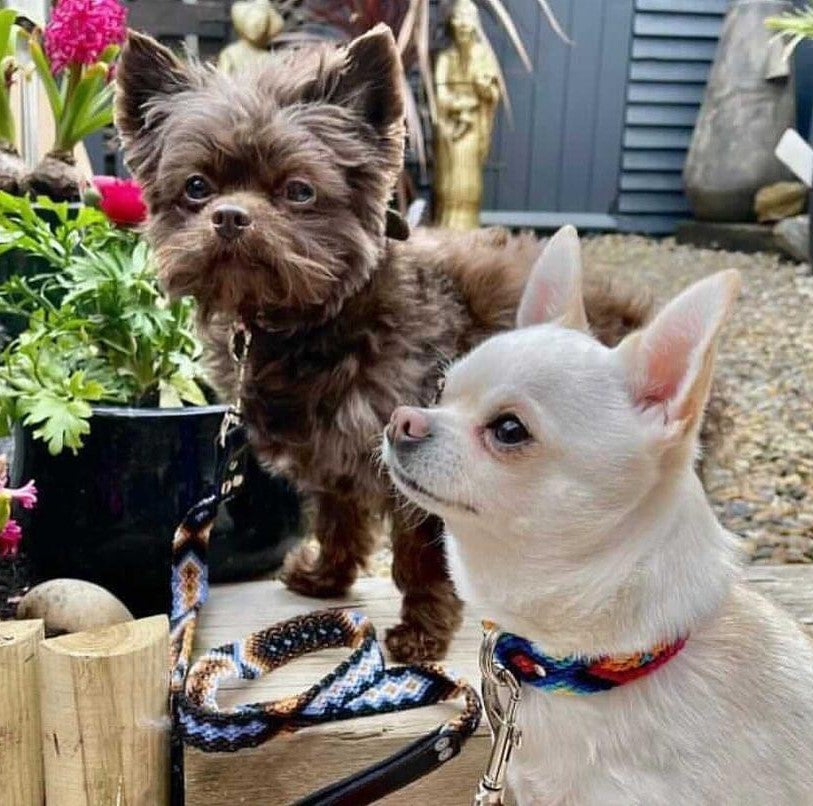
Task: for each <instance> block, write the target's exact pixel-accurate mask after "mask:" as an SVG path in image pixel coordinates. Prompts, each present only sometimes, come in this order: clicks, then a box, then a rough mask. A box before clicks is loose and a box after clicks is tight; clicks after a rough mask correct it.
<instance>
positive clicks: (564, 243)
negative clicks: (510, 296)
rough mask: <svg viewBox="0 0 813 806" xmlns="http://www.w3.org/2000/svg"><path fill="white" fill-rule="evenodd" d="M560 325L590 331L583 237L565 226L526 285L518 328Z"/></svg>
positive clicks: (520, 306) (555, 236) (535, 266)
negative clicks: (583, 281)
mask: <svg viewBox="0 0 813 806" xmlns="http://www.w3.org/2000/svg"><path fill="white" fill-rule="evenodd" d="M548 322H556V323H557V324H560V325H562V326H563V327H568V328H571V329H572V330H583V331H585V332H586V331H587V329H588V325H587V314H586V313H585V311H584V299H583V297H582V256H581V246H580V244H579V235H578V233H577V232H576V230H575V228H573V227H571V226H567V227H562V228H561V229H560V230H559V231H558V232H557V233H556V234H555V235H554V236H553V237H552V238H551V239H550V241H548V243H547V244H546V245H545V248H544V249H543V250H542V254H541V255H540V256H539V258H538V259H537V261H536V264H535V265H534V267H533V269H532V270H531V276H530V277H529V278H528V282H527V284H526V286H525V291H524V292H523V294H522V299H521V300H520V303H519V309H518V311H517V327H530V326H531V325H543V324H546V323H548Z"/></svg>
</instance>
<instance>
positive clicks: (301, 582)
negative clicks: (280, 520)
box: [281, 543, 353, 599]
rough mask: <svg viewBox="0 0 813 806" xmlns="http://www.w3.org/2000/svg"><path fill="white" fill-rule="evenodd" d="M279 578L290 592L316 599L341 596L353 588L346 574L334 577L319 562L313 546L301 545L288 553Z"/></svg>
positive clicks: (328, 568)
mask: <svg viewBox="0 0 813 806" xmlns="http://www.w3.org/2000/svg"><path fill="white" fill-rule="evenodd" d="M281 578H282V581H283V582H284V583H285V584H286V586H287V587H288V588H289V589H290V590H292V591H296V592H297V593H301V594H302V595H303V596H312V597H314V598H316V599H328V598H330V597H333V596H343V595H344V594H345V593H347V591H348V589H349V588H350V586H351V585H352V584H353V579H352V578H351V577H349V576H348V575H347V574H346V573H344V574H340V573H337V572H336V569H335V568H330V567H329V566H328V565H327V564H325V563H322V562H321V555H320V552H319V547H318V546H316V545H314V544H313V543H303V544H302V545H301V546H298V547H297V548H295V549H293V550H292V551H290V552H289V553H288V556H287V557H286V558H285V563H284V565H283V567H282V574H281Z"/></svg>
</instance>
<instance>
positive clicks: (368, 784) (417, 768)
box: [170, 411, 481, 806]
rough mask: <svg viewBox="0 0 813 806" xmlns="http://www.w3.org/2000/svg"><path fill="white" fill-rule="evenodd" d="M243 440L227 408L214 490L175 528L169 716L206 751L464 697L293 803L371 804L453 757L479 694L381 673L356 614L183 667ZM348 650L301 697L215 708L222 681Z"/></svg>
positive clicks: (428, 677)
mask: <svg viewBox="0 0 813 806" xmlns="http://www.w3.org/2000/svg"><path fill="white" fill-rule="evenodd" d="M246 449H247V448H246V438H245V433H244V430H243V427H242V425H240V423H239V412H235V411H230V412H229V414H227V415H226V419H225V420H224V428H223V431H222V432H221V437H220V441H219V446H218V463H217V470H216V478H217V484H216V487H215V491H214V492H212V493H211V494H210V495H208V496H207V497H205V498H204V499H203V500H201V501H200V502H199V503H198V504H196V505H195V506H194V507H192V509H191V510H189V512H188V513H187V515H186V517H185V518H184V520H183V522H182V523H181V524H180V526H179V527H178V529H177V530H176V532H175V537H174V540H173V547H172V552H173V561H172V615H171V633H170V646H171V661H172V678H171V691H172V711H173V718H174V725H175V729H176V731H177V733H178V735H179V737H180V738H181V739H182V740H183V742H185V743H186V744H189V745H192V746H194V747H197V748H199V749H201V750H204V751H219V752H224V751H226V752H232V751H236V750H240V749H242V748H246V747H253V746H256V745H258V744H261V743H262V742H264V741H266V740H267V739H270V738H271V737H273V736H275V735H277V734H278V733H281V732H291V731H296V730H299V729H301V728H305V727H308V726H311V725H316V724H319V723H323V722H329V721H334V720H340V719H351V718H355V717H360V716H369V715H374V714H383V713H387V712H392V711H402V710H406V709H411V708H418V707H421V706H424V705H433V704H436V703H439V702H444V701H447V700H454V699H462V700H463V708H462V710H461V712H460V713H459V714H458V715H457V716H456V717H454V718H453V719H450V720H449V721H447V722H445V723H444V724H443V725H441V726H440V727H439V728H437V729H436V730H433V731H432V732H431V733H429V734H427V735H426V736H424V737H422V738H420V739H418V740H417V741H415V742H413V743H412V744H410V745H409V746H408V747H406V748H404V749H403V750H402V751H401V752H399V753H397V754H396V755H394V756H391V757H390V758H388V759H385V760H384V761H383V762H381V763H380V764H377V765H375V766H374V767H371V768H368V769H366V770H363V771H362V772H360V773H357V774H356V775H353V776H350V777H349V778H347V779H345V780H343V781H340V782H339V783H337V784H334V785H332V786H329V787H327V788H326V789H324V790H320V791H319V792H317V793H314V794H313V795H311V796H309V798H306V799H305V800H302V801H300V802H299V803H300V804H314V806H315V804H321V805H325V804H348V805H349V804H354V806H355V805H358V806H361V805H362V804H366V803H372V802H373V801H375V800H377V799H379V798H381V797H383V796H384V795H386V794H389V793H391V792H394V791H396V790H397V789H400V788H402V787H404V786H406V785H407V784H409V783H411V782H412V781H415V780H417V779H418V778H421V777H423V776H424V775H426V774H428V773H429V772H431V771H432V770H434V769H436V768H437V767H439V766H441V765H442V764H444V763H445V762H447V761H449V760H450V759H452V758H454V757H455V756H456V755H457V754H458V753H459V752H460V750H461V748H462V746H463V743H464V742H465V741H466V739H467V738H468V737H469V736H470V735H471V734H472V733H474V731H475V730H476V728H477V726H478V724H479V722H480V716H481V706H480V701H479V698H478V696H477V694H476V692H475V691H474V689H473V688H472V687H471V686H470V685H469V684H468V683H467V682H466V681H465V680H462V679H456V678H453V677H450V676H449V675H448V674H447V673H446V672H445V671H444V670H443V669H442V668H441V667H440V666H435V665H431V664H426V665H413V666H399V667H392V668H387V667H386V665H385V663H384V657H383V654H382V652H381V648H380V646H379V644H378V642H377V641H376V638H375V631H374V629H373V627H372V625H371V624H370V622H369V621H368V620H367V618H366V617H365V616H363V615H362V614H361V613H359V612H357V611H354V610H347V609H336V610H322V611H318V612H314V613H309V614H307V615H304V616H298V617H296V618H293V619H289V620H288V621H285V622H281V623H279V624H276V625H274V626H272V627H269V628H268V629H265V630H260V631H259V632H256V633H253V634H251V635H249V636H248V637H247V638H245V639H244V640H242V641H237V642H234V643H230V644H225V645H224V646H221V647H218V648H216V649H212V650H210V651H209V652H206V653H205V654H203V655H202V656H201V657H200V658H198V660H197V661H196V662H195V663H194V665H192V666H191V668H190V659H191V656H192V648H193V644H194V637H195V627H196V625H197V619H198V615H199V613H200V609H201V607H202V606H203V604H204V603H205V602H206V599H207V596H208V571H207V553H208V545H209V536H210V533H211V530H212V524H213V523H214V520H215V517H216V515H217V511H218V507H219V506H220V504H221V503H223V502H224V501H226V500H228V499H229V498H230V497H232V496H233V495H235V494H236V493H237V492H238V491H239V489H240V486H241V484H242V481H243V477H244V471H243V459H244V456H245V452H246ZM330 647H348V648H349V649H350V650H351V652H350V655H349V657H348V658H347V659H346V660H345V661H344V662H343V663H341V664H340V665H339V666H337V667H336V668H335V669H334V670H333V671H332V672H331V673H330V674H328V675H326V676H325V677H323V678H322V679H321V680H320V681H319V682H317V683H316V684H314V685H313V686H311V687H310V688H309V689H307V690H306V691H304V692H303V693H301V694H299V695H297V696H294V697H290V698H287V699H283V700H277V701H272V702H263V703H252V704H248V705H239V706H237V707H235V708H231V709H221V708H220V707H219V706H218V704H217V693H218V688H219V686H220V685H221V683H223V682H224V681H226V680H254V679H256V678H258V677H260V676H261V675H263V674H268V673H269V672H272V671H273V670H274V669H278V668H279V667H280V666H282V665H284V664H285V663H287V662H289V661H291V660H293V659H295V658H298V657H301V656H302V655H304V654H306V653H309V652H315V651H318V650H321V649H326V648H330Z"/></svg>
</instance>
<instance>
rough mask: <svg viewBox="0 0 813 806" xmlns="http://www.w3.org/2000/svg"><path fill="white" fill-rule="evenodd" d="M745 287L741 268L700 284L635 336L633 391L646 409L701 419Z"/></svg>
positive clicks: (674, 417)
mask: <svg viewBox="0 0 813 806" xmlns="http://www.w3.org/2000/svg"><path fill="white" fill-rule="evenodd" d="M738 290H739V275H738V274H737V272H721V273H719V274H716V275H714V276H713V277H709V278H707V279H705V280H702V281H701V282H699V283H696V284H695V285H693V286H692V287H691V288H689V289H688V290H687V291H684V292H683V293H682V294H681V295H680V296H679V297H677V298H676V299H674V300H673V301H672V302H670V303H669V304H668V305H667V306H666V307H665V308H664V309H663V311H661V313H660V314H658V316H657V317H656V318H655V321H654V322H652V324H650V325H649V326H648V327H647V328H646V329H645V330H644V331H643V332H641V333H640V334H636V335H634V336H632V337H631V339H630V341H629V342H628V345H629V346H626V345H625V344H622V345H621V346H620V347H619V349H621V350H625V349H630V347H631V348H632V350H633V352H632V363H631V366H630V372H631V373H632V389H633V395H634V399H635V403H636V404H637V405H638V406H640V407H641V408H643V409H647V408H650V407H651V406H655V405H664V406H665V409H664V411H665V416H666V418H667V419H669V420H685V421H687V422H695V421H696V420H697V419H698V418H699V416H700V415H701V414H702V410H703V407H704V406H705V403H706V398H707V396H708V392H709V387H710V385H711V377H712V371H713V363H714V361H713V359H714V353H715V347H716V344H717V339H718V336H719V333H720V329H721V327H722V325H723V322H724V321H725V319H726V316H727V314H728V312H729V309H730V307H731V305H732V303H733V300H734V298H735V297H736V294H737V292H738Z"/></svg>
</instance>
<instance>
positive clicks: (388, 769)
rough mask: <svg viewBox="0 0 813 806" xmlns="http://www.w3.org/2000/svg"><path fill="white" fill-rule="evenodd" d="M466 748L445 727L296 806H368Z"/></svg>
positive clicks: (452, 732) (457, 736) (458, 736)
mask: <svg viewBox="0 0 813 806" xmlns="http://www.w3.org/2000/svg"><path fill="white" fill-rule="evenodd" d="M461 749H462V742H461V738H460V734H459V733H456V732H454V731H451V730H449V729H448V728H446V727H445V726H444V727H441V728H437V729H435V730H433V731H432V732H431V733H428V734H427V735H426V736H422V737H421V738H420V739H416V740H415V741H414V742H412V743H411V744H408V745H407V746H406V747H404V748H402V749H401V750H399V751H398V752H397V753H394V754H393V755H391V756H390V757H389V758H385V759H384V760H383V761H381V762H379V763H378V764H376V765H374V766H372V767H368V768H367V769H366V770H363V771H362V772H360V773H356V774H354V775H349V776H348V777H347V778H344V779H342V780H341V781H338V782H337V783H335V784H330V785H329V786H326V787H324V789H320V790H319V791H318V792H313V793H312V794H310V795H308V796H307V797H306V798H303V799H302V800H298V801H296V803H295V804H294V806H367V804H369V803H375V802H376V801H377V800H380V799H381V798H383V797H386V796H387V795H391V794H392V793H393V792H397V791H398V790H399V789H403V788H404V787H405V786H408V785H409V784H411V783H414V782H415V781H417V780H418V779H419V778H423V777H424V776H425V775H429V773H430V772H434V771H435V770H436V769H438V768H439V767H442V766H443V765H444V764H445V763H446V762H447V761H449V760H450V759H452V758H454V757H455V756H456V755H458V753H460V750H461Z"/></svg>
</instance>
